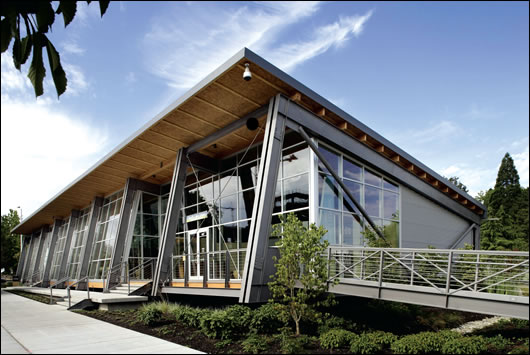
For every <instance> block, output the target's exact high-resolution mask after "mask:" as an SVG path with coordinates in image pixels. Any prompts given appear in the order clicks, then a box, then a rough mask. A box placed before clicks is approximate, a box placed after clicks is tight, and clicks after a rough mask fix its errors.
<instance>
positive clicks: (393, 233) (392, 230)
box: [383, 221, 399, 248]
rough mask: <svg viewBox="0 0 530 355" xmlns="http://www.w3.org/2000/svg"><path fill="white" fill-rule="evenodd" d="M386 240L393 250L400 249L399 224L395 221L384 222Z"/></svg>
mask: <svg viewBox="0 0 530 355" xmlns="http://www.w3.org/2000/svg"><path fill="white" fill-rule="evenodd" d="M383 224H384V235H385V239H386V240H387V241H388V242H389V243H390V245H391V247H392V248H399V223H397V222H395V221H383Z"/></svg>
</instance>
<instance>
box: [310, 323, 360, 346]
mask: <svg viewBox="0 0 530 355" xmlns="http://www.w3.org/2000/svg"><path fill="white" fill-rule="evenodd" d="M353 337H355V334H354V333H352V332H350V331H348V330H345V329H338V328H337V329H331V330H329V331H327V332H326V333H324V334H321V335H320V339H319V340H320V346H322V347H323V348H324V349H330V350H333V349H337V348H344V347H346V346H348V345H349V344H350V341H351V340H352V339H353Z"/></svg>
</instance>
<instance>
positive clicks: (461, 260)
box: [327, 247, 529, 296]
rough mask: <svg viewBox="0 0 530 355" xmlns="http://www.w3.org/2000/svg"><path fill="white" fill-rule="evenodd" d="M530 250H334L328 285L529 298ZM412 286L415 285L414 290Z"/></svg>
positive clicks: (329, 249)
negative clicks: (400, 287) (353, 283)
mask: <svg viewBox="0 0 530 355" xmlns="http://www.w3.org/2000/svg"><path fill="white" fill-rule="evenodd" d="M528 257H529V253H528V252H514V251H484V250H448V249H408V248H400V249H397V248H396V249H394V248H362V247H359V248H356V247H330V248H328V252H327V259H328V261H329V263H328V281H333V280H335V279H339V281H340V282H342V281H347V280H358V281H368V282H371V283H376V286H378V287H381V286H382V285H383V284H384V285H385V287H391V286H392V285H407V286H422V287H430V288H431V290H434V291H435V292H439V293H441V294H445V295H453V294H455V293H458V292H460V291H471V292H479V293H495V294H503V295H512V296H528V294H529V291H528V287H529V273H528ZM411 288H412V287H411Z"/></svg>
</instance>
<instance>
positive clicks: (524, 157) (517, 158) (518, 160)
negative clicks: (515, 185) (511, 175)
mask: <svg viewBox="0 0 530 355" xmlns="http://www.w3.org/2000/svg"><path fill="white" fill-rule="evenodd" d="M527 141H528V138H527ZM512 158H513V162H514V163H515V167H516V168H517V172H518V173H519V182H520V183H521V186H525V187H526V186H528V180H529V172H528V165H530V160H529V158H528V146H526V149H525V150H524V151H523V152H521V153H518V154H514V155H513V156H512Z"/></svg>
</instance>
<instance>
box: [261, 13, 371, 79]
mask: <svg viewBox="0 0 530 355" xmlns="http://www.w3.org/2000/svg"><path fill="white" fill-rule="evenodd" d="M372 13H373V12H372V11H369V12H368V13H366V14H365V15H363V16H352V17H344V18H340V19H339V21H337V22H335V23H332V24H329V25H325V26H322V27H318V28H317V29H316V30H315V31H314V33H313V34H312V36H311V38H310V39H309V40H307V41H303V42H295V43H289V44H284V45H282V46H281V47H280V48H278V50H275V51H273V54H272V55H271V56H270V58H271V61H272V62H273V63H278V65H279V66H280V68H281V69H283V70H292V69H294V68H295V67H296V66H297V65H299V64H300V63H303V62H305V61H306V60H308V59H311V58H313V57H315V56H317V55H319V54H322V53H324V52H326V51H327V50H329V49H330V48H331V47H340V46H341V45H343V44H344V43H345V42H346V41H347V40H349V39H350V37H351V35H353V36H355V37H357V36H359V35H360V34H361V33H362V31H363V29H364V24H365V23H366V21H368V19H370V17H371V16H372Z"/></svg>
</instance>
